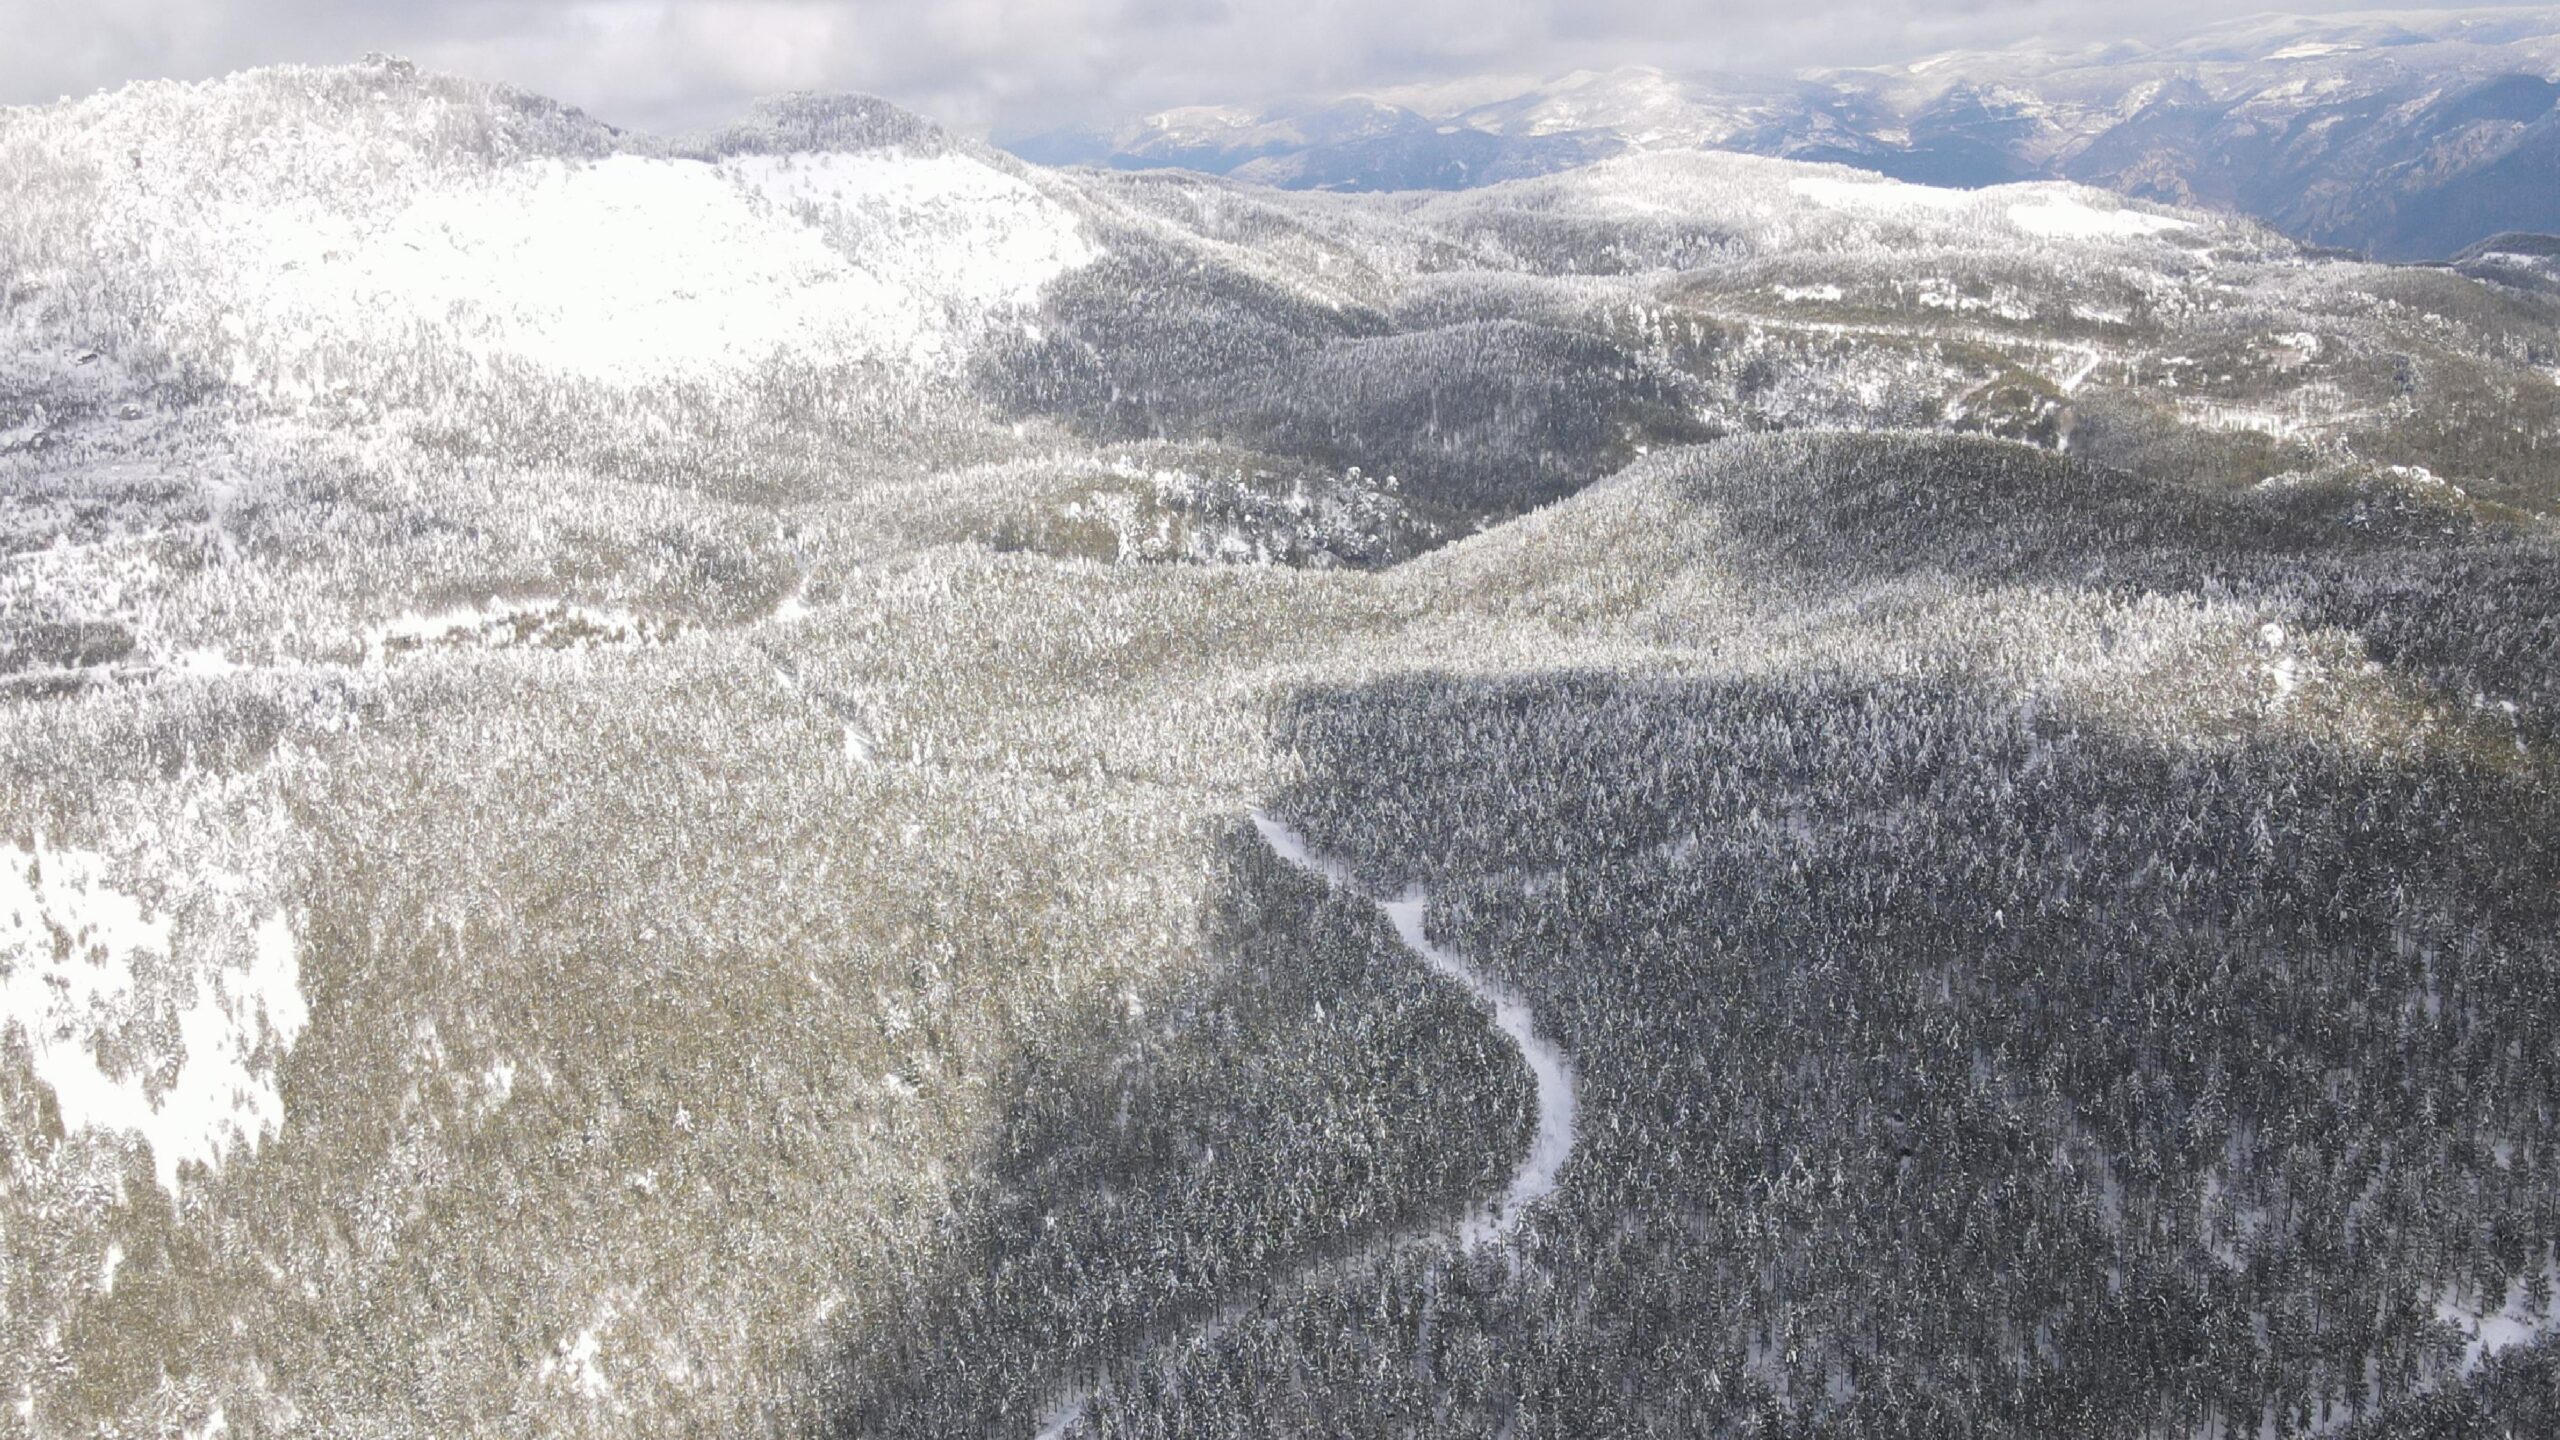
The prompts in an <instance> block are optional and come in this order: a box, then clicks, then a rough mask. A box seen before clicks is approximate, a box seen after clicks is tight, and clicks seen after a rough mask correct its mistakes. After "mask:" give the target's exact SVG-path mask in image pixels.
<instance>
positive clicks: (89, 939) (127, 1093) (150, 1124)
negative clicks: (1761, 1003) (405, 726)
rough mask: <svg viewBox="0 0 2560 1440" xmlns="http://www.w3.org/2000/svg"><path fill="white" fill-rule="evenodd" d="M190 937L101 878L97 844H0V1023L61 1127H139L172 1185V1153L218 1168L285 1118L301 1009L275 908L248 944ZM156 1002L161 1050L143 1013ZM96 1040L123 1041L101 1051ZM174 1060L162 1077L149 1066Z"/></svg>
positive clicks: (223, 883) (177, 1159)
mask: <svg viewBox="0 0 2560 1440" xmlns="http://www.w3.org/2000/svg"><path fill="white" fill-rule="evenodd" d="M238 878H239V877H236V876H222V877H211V879H210V882H209V888H212V889H216V890H235V889H237V888H238V886H237V884H236V882H237V881H238ZM194 938H195V940H196V942H197V943H192V944H189V945H186V946H180V945H179V944H178V943H177V937H176V934H175V928H174V926H173V925H172V921H171V917H169V916H168V915H165V914H154V913H153V912H152V911H151V909H149V908H148V907H147V906H146V905H145V904H144V903H143V902H142V901H141V900H140V899H138V898H136V897H135V896H133V895H129V894H127V893H125V892H123V891H121V890H119V889H117V888H116V887H115V886H114V885H112V884H110V883H109V882H108V880H107V878H106V861H105V858H104V857H103V856H101V855H99V854H97V853H96V852H93V851H86V850H56V849H50V848H48V847H47V846H46V845H45V844H44V842H43V840H42V839H41V838H39V839H38V840H37V841H36V845H35V848H34V849H33V850H32V851H29V850H22V849H20V848H18V847H17V846H15V845H0V964H5V965H6V966H7V974H6V975H5V976H0V1033H5V1032H7V1031H11V1030H14V1031H16V1032H18V1033H19V1035H20V1036H21V1037H22V1038H23V1042H24V1044H25V1045H26V1047H27V1054H28V1058H29V1061H30V1064H31V1068H32V1069H33V1070H34V1072H35V1078H36V1079H37V1080H38V1081H39V1082H40V1083H42V1084H44V1085H45V1086H47V1087H49V1088H50V1089H51V1090H52V1091H53V1095H54V1102H55V1104H56V1105H57V1106H58V1107H59V1109H60V1111H61V1116H62V1128H63V1130H64V1132H65V1133H66V1134H76V1133H78V1132H79V1131H81V1130H84V1129H90V1128H97V1129H102V1130H108V1131H134V1132H138V1133H139V1134H140V1135H141V1137H142V1139H143V1142H144V1143H145V1144H147V1145H148V1146H150V1147H151V1154H152V1164H153V1168H154V1170H155V1171H156V1173H157V1174H158V1176H159V1180H160V1185H161V1188H163V1189H165V1190H167V1191H169V1192H170V1193H171V1194H172V1195H174V1194H176V1193H177V1189H178V1167H179V1166H180V1164H181V1163H183V1162H187V1161H194V1162H197V1163H199V1164H203V1165H207V1166H218V1165H219V1164H220V1163H221V1162H222V1159H223V1157H224V1156H225V1155H227V1154H228V1153H229V1152H230V1151H231V1150H232V1149H233V1147H235V1146H237V1145H240V1144H243V1143H246V1144H248V1145H251V1146H253V1147H254V1146H255V1145H256V1144H258V1142H259V1141H261V1140H262V1139H264V1138H265V1137H266V1136H267V1135H268V1134H269V1133H270V1132H272V1131H273V1130H275V1129H276V1127H277V1126H279V1125H280V1124H282V1123H283V1120H284V1099H283V1096H282V1095H281V1094H280V1093H279V1092H278V1090H277V1088H276V1067H277V1065H278V1064H279V1063H280V1062H281V1061H282V1059H283V1057H284V1053H285V1052H286V1051H287V1050H289V1049H290V1048H291V1047H292V1045H293V1042H294V1040H295V1039H296V1038H297V1037H298V1036H300V1034H301V1033H302V1027H303V1025H304V1023H305V1022H306V1021H307V1020H308V1019H309V1018H310V1011H309V1009H308V1007H307V1006H306V1004H305V1003H304V1000H303V995H302V971H301V965H300V962H299V960H298V958H297V955H296V950H295V945H294V938H293V931H292V929H291V928H290V927H289V926H288V925H287V924H286V921H285V917H284V916H283V915H282V914H281V913H271V914H268V915H267V916H265V917H264V918H263V919H260V920H257V921H256V922H255V923H254V925H251V926H248V927H247V936H246V941H245V944H239V943H225V942H226V941H229V940H231V939H232V938H234V937H230V936H228V935H225V934H222V933H220V932H219V930H218V929H217V933H215V934H212V935H207V936H198V937H194ZM182 951H184V952H186V953H181V952H182ZM164 1007H165V1009H167V1010H174V1012H175V1019H176V1030H177V1047H176V1053H175V1054H174V1055H171V1054H166V1053H164V1049H163V1047H162V1045H161V1044H160V1043H159V1040H160V1038H161V1037H163V1036H165V1031H162V1032H159V1035H157V1036H155V1034H154V1032H153V1028H152V1027H151V1026H150V1025H149V1023H148V1022H150V1021H151V1020H153V1019H154V1018H155V1017H156V1015H157V1014H158V1013H163V1010H164ZM102 1043H106V1044H110V1045H114V1046H116V1047H117V1049H118V1050H120V1051H121V1052H122V1054H121V1055H120V1056H119V1057H118V1058H117V1059H115V1060H114V1061H112V1062H111V1063H101V1060H100V1046H101V1044H102ZM171 1061H174V1062H176V1071H175V1079H174V1081H172V1082H171V1083H169V1084H168V1085H166V1086H165V1087H163V1086H161V1085H159V1084H157V1083H155V1078H154V1077H155V1075H158V1074H164V1073H166V1072H167V1062H171Z"/></svg>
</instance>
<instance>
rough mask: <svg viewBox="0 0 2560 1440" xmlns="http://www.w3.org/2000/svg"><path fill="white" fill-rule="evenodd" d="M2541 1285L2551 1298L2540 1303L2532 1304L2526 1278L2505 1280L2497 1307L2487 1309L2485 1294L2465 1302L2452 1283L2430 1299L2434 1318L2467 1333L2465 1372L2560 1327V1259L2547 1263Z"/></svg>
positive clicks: (2462, 1295) (2465, 1337) (2465, 1340)
mask: <svg viewBox="0 0 2560 1440" xmlns="http://www.w3.org/2000/svg"><path fill="white" fill-rule="evenodd" d="M2543 1283H2544V1286H2545V1293H2546V1295H2547V1297H2548V1298H2546V1299H2545V1300H2544V1302H2543V1303H2542V1304H2540V1305H2536V1304H2534V1303H2533V1301H2532V1297H2531V1296H2530V1295H2529V1294H2528V1293H2527V1291H2528V1289H2529V1288H2530V1287H2528V1286H2527V1285H2526V1283H2525V1281H2524V1279H2523V1278H2522V1277H2519V1278H2517V1279H2514V1280H2511V1281H2509V1282H2508V1283H2507V1288H2506V1290H2505V1292H2504V1293H2503V1294H2501V1295H2499V1296H2497V1297H2496V1298H2497V1299H2498V1301H2499V1304H2498V1307H2497V1308H2496V1309H2494V1310H2492V1309H2490V1308H2489V1307H2488V1303H2487V1297H2476V1298H2473V1299H2468V1300H2467V1299H2466V1297H2465V1296H2464V1294H2463V1291H2462V1289H2461V1287H2459V1286H2452V1285H2448V1286H2446V1287H2445V1288H2443V1289H2442V1290H2440V1291H2438V1292H2437V1293H2436V1294H2435V1295H2433V1296H2432V1297H2430V1298H2431V1299H2432V1300H2433V1301H2434V1302H2435V1311H2436V1318H2437V1319H2439V1320H2441V1321H2443V1322H2444V1323H2445V1324H2447V1325H2450V1326H2452V1327H2453V1328H2454V1329H2456V1330H2459V1331H2461V1332H2462V1334H2463V1336H2464V1343H2463V1347H2462V1360H2461V1367H2462V1373H2463V1374H2465V1375H2468V1374H2470V1373H2471V1372H2472V1371H2474V1370H2477V1369H2479V1368H2480V1362H2482V1361H2483V1360H2486V1359H2488V1358H2489V1357H2490V1356H2492V1355H2495V1354H2497V1353H2498V1352H2500V1351H2502V1350H2510V1349H2513V1348H2514V1347H2516V1346H2518V1345H2529V1344H2532V1343H2533V1342H2534V1341H2537V1340H2539V1339H2541V1338H2542V1337H2543V1336H2545V1335H2547V1334H2550V1333H2552V1332H2553V1331H2560V1261H2551V1260H2546V1261H2545V1262H2544V1264H2543Z"/></svg>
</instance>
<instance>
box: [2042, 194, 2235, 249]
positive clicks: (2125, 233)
mask: <svg viewBox="0 0 2560 1440" xmlns="http://www.w3.org/2000/svg"><path fill="white" fill-rule="evenodd" d="M2009 223H2010V224H2012V225H2015V226H2017V227H2018V228H2019V229H2021V230H2024V231H2026V232H2027V233H2028V234H2030V235H2042V236H2044V237H2046V238H2048V239H2054V240H2130V239H2139V238H2140V237H2142V236H2145V235H2161V234H2166V233H2167V232H2169V231H2172V230H2192V229H2194V228H2195V227H2194V225H2193V224H2192V223H2190V222H2188V221H2185V220H2178V219H2173V218H2171V217H2169V216H2167V215H2146V214H2144V213H2142V212H2141V211H2139V210H2101V209H2099V208H2098V207H2097V206H2095V205H2091V204H2089V203H2088V202H2087V201H2085V200H2081V199H2079V198H2077V197H2075V196H2070V195H2045V196H2042V197H2040V198H2038V199H2035V200H2029V201H2025V202H2023V203H2020V204H2016V205H2012V206H2010V207H2009Z"/></svg>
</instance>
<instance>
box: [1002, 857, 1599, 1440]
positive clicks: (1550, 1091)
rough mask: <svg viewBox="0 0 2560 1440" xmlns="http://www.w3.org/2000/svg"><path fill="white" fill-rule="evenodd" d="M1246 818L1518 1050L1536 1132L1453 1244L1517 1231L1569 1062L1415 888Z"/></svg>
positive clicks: (1082, 1405)
mask: <svg viewBox="0 0 2560 1440" xmlns="http://www.w3.org/2000/svg"><path fill="white" fill-rule="evenodd" d="M1249 813H1250V814H1251V815H1252V816H1253V828H1254V829H1255V830H1256V831H1257V832H1259V833H1260V834H1261V836H1262V843H1263V844H1265V845H1268V846H1269V847H1271V853H1272V854H1274V855H1277V856H1279V857H1280V859H1281V860H1283V861H1284V862H1286V863H1287V864H1288V865H1290V866H1291V867H1292V868H1294V869H1297V870H1302V871H1304V872H1306V873H1307V874H1309V875H1313V876H1316V877H1317V878H1318V879H1321V880H1323V881H1324V882H1325V884H1326V885H1327V886H1328V887H1329V888H1331V889H1335V890H1340V891H1346V892H1348V893H1350V894H1353V895H1358V896H1360V897H1362V898H1363V899H1366V900H1368V901H1369V903H1371V904H1373V905H1375V906H1377V907H1378V913H1380V914H1382V915H1384V916H1385V917H1386V918H1387V923H1388V924H1390V925H1392V926H1394V927H1395V932H1396V938H1397V939H1398V940H1400V941H1402V942H1403V943H1404V948H1406V949H1407V950H1410V951H1412V952H1413V954H1414V957H1415V958H1416V959H1418V960H1420V961H1422V963H1423V964H1425V965H1428V966H1430V967H1431V969H1432V970H1434V971H1435V972H1437V973H1439V974H1441V975H1445V976H1447V977H1448V978H1449V979H1451V980H1454V981H1456V982H1457V983H1458V985H1459V987H1460V988H1461V989H1463V990H1465V991H1466V992H1467V994H1468V995H1470V996H1472V997H1474V999H1475V1001H1476V1003H1478V1004H1479V1005H1482V1006H1484V1007H1485V1008H1486V1009H1488V1010H1490V1011H1491V1012H1492V1021H1493V1028H1494V1029H1496V1030H1498V1031H1500V1032H1502V1035H1503V1038H1505V1039H1507V1040H1509V1041H1510V1042H1511V1045H1512V1048H1513V1049H1515V1050H1517V1051H1519V1052H1520V1060H1521V1063H1522V1064H1524V1065H1526V1066H1528V1067H1529V1075H1530V1078H1531V1079H1532V1080H1533V1081H1534V1082H1535V1083H1536V1086H1537V1097H1538V1129H1537V1134H1536V1136H1535V1137H1534V1138H1532V1139H1531V1141H1530V1142H1529V1151H1528V1153H1527V1154H1526V1155H1523V1156H1522V1157H1521V1159H1520V1164H1519V1166H1518V1167H1517V1168H1516V1169H1514V1170H1513V1171H1512V1172H1511V1180H1510V1183H1508V1184H1506V1185H1505V1186H1504V1187H1503V1188H1502V1191H1501V1192H1500V1193H1499V1194H1496V1195H1493V1196H1490V1197H1487V1198H1486V1199H1484V1200H1482V1201H1479V1202H1478V1203H1476V1204H1474V1205H1471V1206H1469V1207H1468V1209H1467V1212H1466V1214H1465V1216H1464V1217H1463V1218H1462V1219H1460V1220H1459V1222H1458V1243H1459V1244H1460V1245H1462V1246H1464V1247H1465V1248H1467V1249H1469V1250H1474V1249H1477V1248H1479V1247H1481V1246H1484V1245H1488V1244H1499V1243H1502V1242H1504V1241H1507V1240H1509V1239H1510V1238H1511V1235H1512V1233H1513V1232H1514V1231H1516V1230H1518V1229H1519V1228H1520V1222H1521V1221H1522V1220H1523V1219H1524V1218H1526V1216H1527V1214H1528V1210H1529V1207H1530V1206H1532V1205H1534V1204H1536V1203H1537V1202H1538V1201H1540V1200H1542V1199H1544V1198H1545V1197H1547V1196H1548V1195H1550V1194H1553V1193H1554V1192H1555V1188H1556V1175H1557V1172H1559V1171H1561V1170H1562V1169H1563V1168H1564V1162H1565V1160H1566V1159H1567V1158H1568V1157H1570V1156H1571V1155H1572V1154H1573V1143H1574V1140H1575V1137H1576V1136H1577V1134H1578V1133H1579V1130H1578V1128H1577V1123H1576V1119H1575V1110H1576V1101H1575V1092H1574V1085H1573V1062H1572V1060H1571V1059H1570V1058H1568V1057H1567V1056H1566V1054H1565V1053H1564V1051H1563V1049H1562V1048H1561V1047H1559V1046H1558V1045H1557V1044H1556V1043H1555V1042H1554V1041H1552V1040H1550V1039H1548V1038H1546V1037H1545V1036H1543V1035H1540V1034H1539V1033H1538V1026H1537V1017H1536V1016H1535V1015H1533V1014H1532V1013H1531V1012H1530V1010H1529V1003H1528V1001H1526V1000H1524V999H1523V998H1521V996H1520V995H1519V994H1518V993H1517V992H1515V991H1513V990H1511V989H1510V988H1509V987H1508V986H1505V985H1503V984H1501V983H1499V982H1498V981H1495V980H1494V979H1492V978H1491V977H1489V976H1487V975H1486V974H1485V973H1484V972H1482V971H1480V970H1478V969H1476V968H1475V967H1474V966H1473V965H1470V964H1468V963H1467V962H1466V960H1465V959H1464V958H1462V957H1460V956H1459V955H1458V954H1457V953H1456V952H1454V951H1451V950H1449V949H1447V948H1445V947H1443V946H1440V945H1437V944H1434V943H1433V942H1432V940H1431V937H1430V935H1429V934H1428V933H1427V932H1426V931H1425V930H1424V928H1423V913H1424V911H1425V910H1426V909H1427V908H1428V905H1429V900H1430V897H1429V896H1428V894H1426V893H1425V892H1424V890H1423V888H1422V887H1421V886H1419V885H1410V886H1407V887H1406V888H1405V890H1404V893H1402V894H1400V895H1398V896H1397V897H1396V898H1394V899H1392V900H1382V899H1379V898H1378V897H1377V896H1375V895H1372V894H1370V893H1369V892H1368V891H1367V890H1365V889H1363V888H1362V887H1361V885H1360V882H1359V880H1358V878H1357V877H1355V876H1354V875H1353V874H1352V873H1351V867H1350V866H1349V865H1346V864H1344V863H1343V862H1342V861H1339V860H1336V859H1333V858H1332V857H1330V856H1326V855H1320V854H1318V853H1316V852H1315V851H1314V850H1311V849H1309V848H1308V846H1307V842H1306V839H1305V837H1303V836H1301V835H1300V834H1298V832H1297V831H1295V830H1292V829H1290V828H1289V827H1288V826H1286V825H1283V824H1281V823H1280V822H1279V821H1277V820H1274V819H1272V818H1271V817H1270V816H1268V815H1265V814H1263V813H1262V812H1261V811H1259V810H1255V811H1251V812H1249ZM1390 1243H1393V1242H1390ZM1308 1268H1313V1267H1308ZM1245 1309H1246V1304H1245V1302H1243V1301H1240V1300H1237V1301H1229V1302H1228V1303H1227V1304H1225V1305H1223V1306H1221V1307H1220V1308H1219V1310H1218V1312H1217V1314H1216V1315H1215V1316H1214V1317H1213V1318H1212V1319H1210V1320H1209V1321H1208V1322H1207V1323H1205V1324H1204V1325H1203V1326H1202V1327H1201V1329H1202V1332H1203V1333H1204V1334H1205V1335H1209V1336H1215V1335H1216V1334H1218V1332H1220V1331H1223V1330H1225V1329H1226V1328H1227V1327H1228V1326H1229V1325H1232V1324H1234V1323H1235V1321H1236V1320H1237V1319H1239V1318H1240V1317H1241V1316H1242V1315H1243V1313H1244V1311H1245ZM1101 1385H1102V1381H1101V1379H1100V1378H1099V1377H1097V1378H1095V1379H1094V1380H1092V1381H1089V1382H1087V1383H1085V1384H1083V1385H1080V1386H1078V1387H1076V1388H1075V1389H1073V1390H1071V1391H1068V1392H1067V1393H1066V1394H1064V1395H1062V1396H1060V1397H1059V1398H1058V1399H1057V1400H1056V1401H1055V1402H1053V1403H1052V1404H1051V1405H1050V1407H1049V1409H1048V1410H1047V1411H1046V1412H1044V1413H1043V1415H1042V1416H1041V1420H1040V1429H1039V1431H1038V1432H1037V1435H1036V1436H1035V1440H1066V1437H1067V1436H1068V1435H1069V1434H1071V1433H1073V1431H1074V1430H1075V1428H1076V1425H1077V1423H1078V1422H1080V1421H1082V1420H1083V1419H1084V1414H1085V1410H1086V1408H1087V1407H1088V1406H1090V1405H1091V1404H1092V1402H1093V1397H1094V1393H1095V1392H1096V1391H1097V1390H1099V1389H1100V1388H1101Z"/></svg>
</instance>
